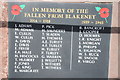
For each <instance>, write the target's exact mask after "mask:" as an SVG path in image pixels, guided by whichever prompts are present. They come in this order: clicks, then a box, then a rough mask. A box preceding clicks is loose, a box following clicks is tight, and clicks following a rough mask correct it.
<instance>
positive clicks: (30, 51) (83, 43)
mask: <svg viewBox="0 0 120 80" xmlns="http://www.w3.org/2000/svg"><path fill="white" fill-rule="evenodd" d="M8 14H9V23H8V27H9V78H108V67H109V49H110V48H109V46H110V31H111V18H112V17H111V16H112V3H52V2H31V3H30V2H24V3H22V2H20V3H18V2H10V3H9V10H8Z"/></svg>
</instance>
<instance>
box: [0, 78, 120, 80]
mask: <svg viewBox="0 0 120 80" xmlns="http://www.w3.org/2000/svg"><path fill="white" fill-rule="evenodd" d="M1 80H120V79H119V78H2V79H1Z"/></svg>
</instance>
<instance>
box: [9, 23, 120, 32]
mask: <svg viewBox="0 0 120 80" xmlns="http://www.w3.org/2000/svg"><path fill="white" fill-rule="evenodd" d="M15 24H17V25H18V24H24V25H26V24H27V25H32V28H30V27H17V28H19V29H22V28H24V29H34V30H42V29H43V28H42V25H45V26H46V25H51V26H54V27H55V28H54V29H53V28H50V29H49V30H55V29H59V30H65V31H68V32H71V28H72V26H73V29H74V30H73V32H79V31H97V29H79V27H82V28H84V27H88V28H89V27H91V28H94V27H103V28H104V29H102V30H98V31H99V33H101V34H102V33H103V34H120V27H105V26H83V25H61V24H40V23H39V24H38V23H21V22H9V23H8V28H15ZM45 30H46V29H45ZM47 30H48V29H47Z"/></svg>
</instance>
